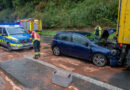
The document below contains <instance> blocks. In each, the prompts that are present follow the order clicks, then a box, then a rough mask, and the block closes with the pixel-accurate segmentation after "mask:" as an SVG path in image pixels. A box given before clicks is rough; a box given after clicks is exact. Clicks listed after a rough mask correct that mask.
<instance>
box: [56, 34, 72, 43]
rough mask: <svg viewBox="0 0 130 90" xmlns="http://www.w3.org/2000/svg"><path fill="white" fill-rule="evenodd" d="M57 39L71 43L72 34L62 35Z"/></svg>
mask: <svg viewBox="0 0 130 90" xmlns="http://www.w3.org/2000/svg"><path fill="white" fill-rule="evenodd" d="M57 39H58V40H63V41H70V34H60V35H59V36H58V38H57Z"/></svg>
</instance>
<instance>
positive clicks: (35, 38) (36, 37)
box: [32, 32, 40, 41]
mask: <svg viewBox="0 0 130 90" xmlns="http://www.w3.org/2000/svg"><path fill="white" fill-rule="evenodd" d="M32 33H33V36H34V37H33V41H35V40H38V41H40V35H39V34H37V33H36V32H32Z"/></svg>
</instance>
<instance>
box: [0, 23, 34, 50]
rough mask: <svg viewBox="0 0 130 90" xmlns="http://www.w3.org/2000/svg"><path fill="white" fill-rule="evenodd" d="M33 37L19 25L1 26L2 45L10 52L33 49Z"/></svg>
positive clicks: (0, 38)
mask: <svg viewBox="0 0 130 90" xmlns="http://www.w3.org/2000/svg"><path fill="white" fill-rule="evenodd" d="M30 37H31V35H30V34H29V33H28V32H27V31H26V30H24V29H23V28H22V27H19V26H18V25H0V44H1V45H2V46H5V47H7V49H8V51H11V50H18V49H24V48H31V47H33V42H32V40H30Z"/></svg>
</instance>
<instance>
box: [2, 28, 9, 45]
mask: <svg viewBox="0 0 130 90" xmlns="http://www.w3.org/2000/svg"><path fill="white" fill-rule="evenodd" d="M7 36H8V34H7V32H6V29H5V28H3V29H2V39H3V42H2V44H3V45H4V46H6V45H7Z"/></svg>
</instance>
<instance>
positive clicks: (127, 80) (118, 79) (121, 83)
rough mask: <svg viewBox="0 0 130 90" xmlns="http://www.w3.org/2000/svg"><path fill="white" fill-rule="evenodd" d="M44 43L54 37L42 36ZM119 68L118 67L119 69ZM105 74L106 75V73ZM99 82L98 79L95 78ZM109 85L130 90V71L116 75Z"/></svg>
mask: <svg viewBox="0 0 130 90" xmlns="http://www.w3.org/2000/svg"><path fill="white" fill-rule="evenodd" d="M41 37H42V39H43V42H44V43H49V44H50V43H51V40H52V39H53V37H49V36H41ZM117 68H118V67H117ZM104 74H105V73H104ZM93 78H95V79H97V80H98V78H96V77H93ZM108 83H109V84H111V85H113V86H117V87H120V88H123V89H124V90H130V69H127V68H126V69H124V71H122V72H118V73H116V74H114V75H113V76H112V77H111V78H110V79H109V81H108Z"/></svg>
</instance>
